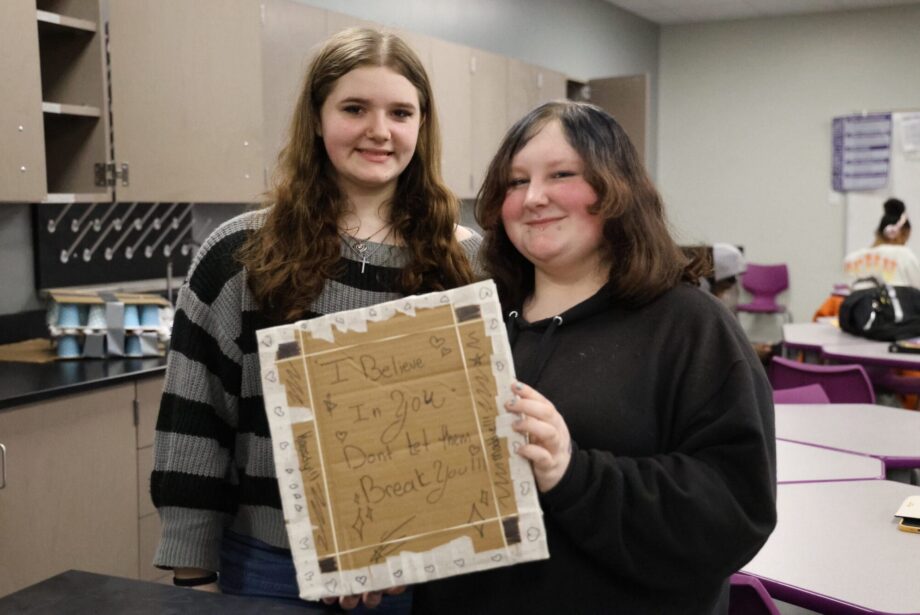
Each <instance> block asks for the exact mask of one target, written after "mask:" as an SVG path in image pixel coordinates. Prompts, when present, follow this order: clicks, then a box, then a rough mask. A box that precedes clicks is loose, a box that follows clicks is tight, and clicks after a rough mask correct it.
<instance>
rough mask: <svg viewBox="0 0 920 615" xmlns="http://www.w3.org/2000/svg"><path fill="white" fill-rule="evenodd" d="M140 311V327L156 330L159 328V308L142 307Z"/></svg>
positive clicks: (154, 306)
mask: <svg viewBox="0 0 920 615" xmlns="http://www.w3.org/2000/svg"><path fill="white" fill-rule="evenodd" d="M140 309H141V326H142V327H145V328H156V327H159V326H160V306H158V305H142V306H140Z"/></svg>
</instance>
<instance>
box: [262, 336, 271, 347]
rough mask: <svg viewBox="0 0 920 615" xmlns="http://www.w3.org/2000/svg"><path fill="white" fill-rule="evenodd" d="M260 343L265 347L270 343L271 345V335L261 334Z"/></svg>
mask: <svg viewBox="0 0 920 615" xmlns="http://www.w3.org/2000/svg"><path fill="white" fill-rule="evenodd" d="M262 345H263V346H265V347H266V348H268V347H269V346H271V345H272V336H271V335H266V336H263V337H262Z"/></svg>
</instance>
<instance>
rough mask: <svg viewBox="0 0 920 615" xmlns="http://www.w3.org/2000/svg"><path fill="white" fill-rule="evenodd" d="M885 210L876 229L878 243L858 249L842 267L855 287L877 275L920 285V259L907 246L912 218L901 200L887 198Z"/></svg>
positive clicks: (885, 279) (888, 281)
mask: <svg viewBox="0 0 920 615" xmlns="http://www.w3.org/2000/svg"><path fill="white" fill-rule="evenodd" d="M883 207H884V209H885V213H884V215H883V216H882V219H881V220H880V221H879V223H878V228H876V230H875V243H873V244H872V247H870V248H863V249H861V250H856V251H855V252H851V253H849V254H847V255H846V257H845V258H844V259H843V269H844V272H845V273H846V276H847V279H848V281H849V282H850V286H851V288H853V290H859V289H860V288H865V287H867V286H871V285H872V282H871V281H867V280H864V278H872V277H874V278H876V279H877V280H878V281H879V282H881V283H883V284H891V285H893V286H913V287H915V288H920V261H918V260H917V255H916V254H914V252H913V251H912V250H911V249H910V248H908V247H907V245H906V244H907V241H908V239H910V220H908V219H907V209H906V207H905V206H904V202H903V201H901V200H899V199H888V200H887V201H885V204H884V205H883Z"/></svg>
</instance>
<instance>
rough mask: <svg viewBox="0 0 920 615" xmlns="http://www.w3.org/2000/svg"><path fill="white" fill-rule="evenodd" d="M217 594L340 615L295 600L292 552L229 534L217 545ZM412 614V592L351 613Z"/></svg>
mask: <svg viewBox="0 0 920 615" xmlns="http://www.w3.org/2000/svg"><path fill="white" fill-rule="evenodd" d="M219 584H220V590H221V591H222V592H224V593H225V594H235V595H239V596H253V597H258V598H269V599H272V600H276V601H279V602H284V603H286V604H300V605H303V606H310V607H312V608H314V609H315V608H316V607H317V606H320V607H325V608H326V610H328V611H330V612H340V611H341V609H340V608H339V607H338V606H337V605H332V606H326V605H325V604H324V603H322V602H319V603H316V602H306V601H304V600H301V599H300V598H299V597H298V594H299V590H298V588H297V578H296V572H295V570H294V561H293V560H292V559H291V552H290V551H288V550H287V549H279V548H278V547H273V546H271V545H268V544H265V543H264V542H262V541H259V540H256V539H255V538H250V537H249V536H243V535H241V534H237V533H235V532H231V531H229V530H227V531H225V532H224V538H223V541H222V542H221V545H220V581H219ZM411 610H412V591H411V589H408V590H406V591H405V592H404V593H402V594H400V595H398V596H384V597H383V602H381V603H380V606H378V607H377V608H376V609H368V608H366V607H365V606H364V605H363V604H362V605H361V606H359V607H358V608H356V609H353V610H352V611H349V612H350V613H355V614H364V615H371V614H372V613H377V614H380V615H408V613H409V612H410V611H411Z"/></svg>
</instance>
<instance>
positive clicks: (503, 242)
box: [476, 101, 696, 307]
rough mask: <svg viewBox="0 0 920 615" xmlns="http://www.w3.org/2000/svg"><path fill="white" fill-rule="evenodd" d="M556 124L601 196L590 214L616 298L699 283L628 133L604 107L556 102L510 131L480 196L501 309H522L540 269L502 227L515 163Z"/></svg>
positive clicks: (638, 297) (488, 265) (637, 300)
mask: <svg viewBox="0 0 920 615" xmlns="http://www.w3.org/2000/svg"><path fill="white" fill-rule="evenodd" d="M554 120H555V121H558V122H559V123H560V124H561V126H562V131H563V133H564V134H565V136H566V139H567V140H568V142H569V144H570V145H571V146H572V148H573V149H575V151H576V152H578V155H579V156H581V158H582V160H583V161H584V165H585V170H584V177H585V180H586V181H587V182H588V183H589V184H590V185H591V187H592V188H593V189H594V191H595V192H596V193H597V197H598V198H597V203H596V204H595V205H594V206H593V207H592V212H593V213H596V214H597V215H599V216H601V217H603V218H604V220H605V223H604V238H605V240H606V242H605V251H606V254H604V258H605V259H606V260H607V261H609V262H610V263H611V265H610V288H611V290H612V291H613V292H614V294H615V296H616V297H617V298H618V299H619V300H620V301H623V302H624V303H627V304H629V305H641V304H643V303H645V302H647V301H650V300H651V299H653V298H655V297H656V296H658V295H659V294H660V293H662V292H664V291H665V290H667V289H669V288H672V287H673V286H675V285H677V284H678V283H679V282H680V281H681V280H686V281H690V282H696V276H695V274H694V273H693V271H691V269H690V268H689V265H690V262H689V259H687V257H686V256H684V255H683V253H682V252H681V250H680V248H679V247H678V246H677V244H676V243H674V240H673V239H672V238H671V234H670V232H669V230H668V226H667V222H666V220H665V215H664V207H663V205H662V202H661V197H660V196H659V195H658V191H657V190H656V189H655V187H654V185H653V184H652V181H651V179H650V178H649V177H648V174H647V173H646V172H645V169H644V167H643V166H642V163H641V162H640V161H639V156H638V154H637V153H636V149H635V148H634V147H633V145H632V143H631V142H630V140H629V137H627V136H626V133H625V132H624V131H623V128H622V127H621V126H620V125H619V124H618V123H617V122H616V120H614V119H613V118H612V117H611V116H610V115H608V114H607V113H606V112H605V111H603V110H602V109H600V108H599V107H596V106H594V105H589V104H586V103H577V102H569V101H557V102H549V103H545V104H543V105H541V106H539V107H537V108H536V109H534V110H533V111H531V112H530V113H528V114H527V115H526V116H524V117H523V118H521V119H520V120H519V121H518V122H517V123H516V124H515V125H514V126H512V127H511V129H510V130H509V131H508V134H506V135H505V138H504V140H503V141H502V144H501V146H500V147H499V149H498V153H496V154H495V157H494V158H493V159H492V163H491V164H490V165H489V170H488V172H487V174H486V179H485V181H484V182H483V185H482V188H481V189H480V191H479V196H478V199H477V203H476V219H477V221H478V222H479V224H480V226H482V228H483V230H484V231H485V241H484V244H483V252H482V258H483V261H484V265H485V269H486V271H487V272H488V273H489V274H490V275H491V276H492V277H493V278H494V279H495V283H496V285H497V286H498V290H499V295H500V297H501V300H502V303H503V304H504V305H505V306H506V307H518V306H520V305H522V304H523V302H524V300H525V299H527V297H529V296H530V295H531V294H533V290H534V288H533V284H534V267H533V265H532V264H531V263H530V262H529V261H528V260H527V259H525V258H524V257H523V256H522V255H521V254H520V252H518V251H517V249H515V247H514V245H513V244H512V243H511V241H510V240H509V239H508V235H507V234H506V233H505V229H504V226H503V225H502V219H501V209H502V203H503V202H504V200H505V195H506V193H507V190H508V184H509V181H510V179H511V162H512V160H513V158H514V156H515V155H516V154H517V153H518V152H519V151H520V150H521V149H522V148H523V147H524V146H525V145H526V144H527V143H528V142H529V141H530V139H532V138H533V137H534V136H535V135H536V134H537V133H538V132H540V130H541V129H542V128H543V127H544V126H546V125H547V124H548V123H550V122H552V121H554Z"/></svg>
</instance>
